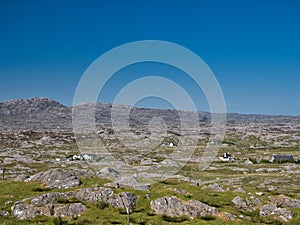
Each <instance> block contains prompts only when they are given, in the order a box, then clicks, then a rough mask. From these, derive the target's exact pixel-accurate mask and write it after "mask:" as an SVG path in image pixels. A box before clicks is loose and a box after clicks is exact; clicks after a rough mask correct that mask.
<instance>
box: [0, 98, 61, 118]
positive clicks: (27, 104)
mask: <svg viewBox="0 0 300 225" xmlns="http://www.w3.org/2000/svg"><path fill="white" fill-rule="evenodd" d="M66 109H67V107H66V106H64V105H62V104H60V103H59V102H56V101H53V100H51V99H49V98H29V99H26V100H24V99H16V100H11V101H7V102H2V103H0V114H4V115H19V114H22V115H24V114H32V113H37V114H40V113H49V112H50V111H65V110H66Z"/></svg>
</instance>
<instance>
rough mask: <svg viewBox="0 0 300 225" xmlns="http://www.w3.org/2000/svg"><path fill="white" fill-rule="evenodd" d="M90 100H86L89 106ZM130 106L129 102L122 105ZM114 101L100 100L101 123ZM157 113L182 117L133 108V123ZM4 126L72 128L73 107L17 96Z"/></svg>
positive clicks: (6, 106)
mask: <svg viewBox="0 0 300 225" xmlns="http://www.w3.org/2000/svg"><path fill="white" fill-rule="evenodd" d="M89 105H90V104H84V105H83V107H88V106H89ZM118 107H126V106H118ZM111 108H112V105H111V104H109V103H97V104H96V114H95V115H96V121H97V124H110V118H111V117H110V116H111V114H110V113H111ZM153 117H161V118H163V119H164V120H165V121H166V123H167V124H173V125H174V126H176V125H179V123H180V120H179V116H178V113H177V111H176V110H170V109H150V108H134V107H133V108H132V109H131V113H130V123H131V124H132V125H134V126H138V125H147V124H148V122H149V121H150V120H151V119H152V118H153ZM210 118H211V115H210V113H208V112H199V120H200V122H206V123H208V122H209V121H210ZM291 120H295V121H297V122H299V121H300V117H299V116H274V115H259V114H238V113H228V114H227V121H236V122H272V121H273V122H278V123H280V122H281V123H284V121H291ZM0 126H1V127H0V129H2V130H7V129H11V130H15V129H45V128H46V129H56V128H57V129H71V128H72V107H67V106H64V105H62V104H61V103H59V102H56V101H54V100H52V99H49V98H30V99H26V100H23V99H16V100H12V101H7V102H0Z"/></svg>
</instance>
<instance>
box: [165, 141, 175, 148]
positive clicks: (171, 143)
mask: <svg viewBox="0 0 300 225" xmlns="http://www.w3.org/2000/svg"><path fill="white" fill-rule="evenodd" d="M162 146H164V147H176V146H177V144H176V143H174V142H167V143H163V144H162Z"/></svg>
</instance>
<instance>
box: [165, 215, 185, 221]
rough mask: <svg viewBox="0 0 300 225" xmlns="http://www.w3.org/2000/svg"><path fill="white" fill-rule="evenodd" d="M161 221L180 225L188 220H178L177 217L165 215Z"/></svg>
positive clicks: (181, 218) (182, 218) (183, 218)
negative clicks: (179, 224)
mask: <svg viewBox="0 0 300 225" xmlns="http://www.w3.org/2000/svg"><path fill="white" fill-rule="evenodd" d="M162 219H163V220H164V221H166V222H171V223H182V222H184V221H186V220H188V219H187V218H185V217H180V218H178V217H171V216H166V215H163V216H162Z"/></svg>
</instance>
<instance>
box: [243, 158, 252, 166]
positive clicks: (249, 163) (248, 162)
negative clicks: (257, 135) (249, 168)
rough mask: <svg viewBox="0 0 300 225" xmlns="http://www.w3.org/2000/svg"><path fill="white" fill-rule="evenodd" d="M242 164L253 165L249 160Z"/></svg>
mask: <svg viewBox="0 0 300 225" xmlns="http://www.w3.org/2000/svg"><path fill="white" fill-rule="evenodd" d="M244 163H245V164H247V165H252V164H253V162H251V160H250V159H247V160H246V161H245V162H244Z"/></svg>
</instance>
